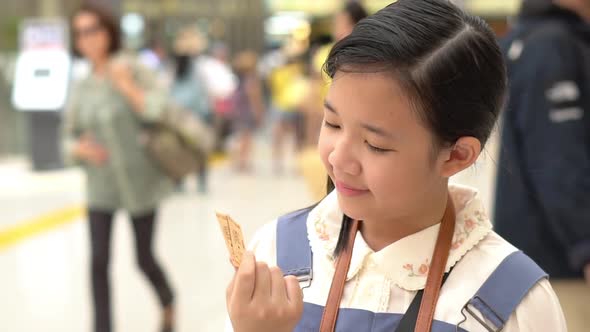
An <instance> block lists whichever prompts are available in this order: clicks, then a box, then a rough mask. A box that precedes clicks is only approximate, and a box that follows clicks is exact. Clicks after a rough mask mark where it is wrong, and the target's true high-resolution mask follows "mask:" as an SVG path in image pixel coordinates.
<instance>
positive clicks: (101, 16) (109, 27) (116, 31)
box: [70, 1, 121, 56]
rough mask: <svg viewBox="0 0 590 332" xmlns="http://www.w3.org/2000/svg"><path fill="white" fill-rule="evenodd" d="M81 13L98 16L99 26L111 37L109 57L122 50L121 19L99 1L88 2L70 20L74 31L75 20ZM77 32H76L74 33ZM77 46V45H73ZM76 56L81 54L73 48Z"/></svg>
mask: <svg viewBox="0 0 590 332" xmlns="http://www.w3.org/2000/svg"><path fill="white" fill-rule="evenodd" d="M81 13H89V14H92V15H94V16H96V19H97V20H98V24H99V25H100V26H101V27H102V28H103V29H105V30H106V32H107V34H108V35H109V50H108V52H109V55H113V54H115V53H117V52H118V51H119V50H120V49H121V29H120V28H119V17H118V16H117V15H115V13H114V12H113V11H111V10H110V9H108V8H107V7H105V6H104V5H101V4H99V2H98V1H88V2H85V3H83V4H82V5H81V6H80V7H78V8H77V9H76V10H75V11H74V13H73V14H72V16H71V18H70V26H71V29H72V31H74V28H73V26H74V18H75V17H76V16H77V15H79V14H81ZM74 32H75V31H74ZM72 45H75V43H72ZM73 51H74V55H76V56H80V53H79V52H78V50H77V49H76V47H75V46H74V47H73Z"/></svg>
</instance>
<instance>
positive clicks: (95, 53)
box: [73, 12, 110, 63]
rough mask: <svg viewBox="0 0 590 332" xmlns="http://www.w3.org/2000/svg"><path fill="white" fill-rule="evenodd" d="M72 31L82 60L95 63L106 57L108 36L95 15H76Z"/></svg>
mask: <svg viewBox="0 0 590 332" xmlns="http://www.w3.org/2000/svg"><path fill="white" fill-rule="evenodd" d="M73 29H74V37H75V43H76V49H77V50H78V52H80V54H81V55H82V56H83V57H84V58H86V59H88V60H90V62H93V63H95V62H98V61H100V60H102V59H104V58H105V57H107V56H108V50H109V47H110V40H109V34H108V33H107V31H106V29H105V28H104V27H103V26H102V25H101V24H100V22H99V20H98V17H96V15H94V14H92V13H88V12H81V13H79V14H77V15H76V16H75V17H74V21H73Z"/></svg>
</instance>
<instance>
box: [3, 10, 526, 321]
mask: <svg viewBox="0 0 590 332" xmlns="http://www.w3.org/2000/svg"><path fill="white" fill-rule="evenodd" d="M82 2H83V1H82V0H3V1H2V2H1V3H0V188H1V189H0V294H1V295H0V330H2V331H19V332H20V331H91V330H92V324H93V323H92V315H93V314H92V313H93V309H92V308H93V304H92V303H93V302H92V290H91V287H90V285H91V284H90V280H91V277H92V276H91V274H92V271H91V268H90V266H91V257H92V252H91V244H90V237H89V232H90V231H89V227H88V218H87V213H86V212H87V208H86V206H87V202H86V197H87V196H86V192H87V189H88V188H87V186H88V183H87V180H86V176H85V170H84V169H82V168H81V167H79V166H76V165H72V164H70V163H68V162H67V160H66V159H67V158H64V155H65V154H66V152H67V151H64V149H66V150H67V149H68V147H67V146H64V144H62V143H63V135H64V134H63V132H64V123H65V122H66V120H65V118H66V116H65V111H64V110H65V109H66V108H67V107H66V106H65V105H66V104H67V102H66V99H68V96H70V94H71V89H72V86H74V85H75V84H76V82H83V81H84V80H85V79H86V78H87V77H89V76H90V75H92V73H91V65H90V64H89V63H88V61H87V60H84V59H82V58H80V57H69V54H71V52H70V50H71V49H72V47H73V46H74V42H75V36H74V35H73V31H72V30H71V27H70V24H69V19H70V17H71V15H72V13H74V12H75V10H76V8H78V7H79V6H80V5H81V4H82ZM360 2H361V3H362V5H363V6H364V7H365V8H366V10H367V12H369V13H372V12H375V11H377V10H378V9H380V8H382V7H384V6H386V5H387V4H389V3H390V2H391V1H389V0H364V1H360ZM455 2H456V3H457V4H458V5H459V6H462V7H463V8H465V10H467V11H468V12H470V13H473V14H475V15H479V16H481V17H483V18H484V19H485V20H487V21H488V22H489V23H490V24H491V26H492V27H493V29H494V30H495V32H496V33H497V35H498V37H502V36H504V35H505V34H506V33H507V31H508V30H509V28H510V26H511V22H512V20H513V19H512V18H513V17H514V15H515V14H516V13H517V11H518V9H519V6H520V1H519V0H460V1H455ZM98 3H99V4H100V5H102V6H105V7H108V8H109V9H110V10H111V11H112V12H113V13H115V14H116V15H117V16H118V17H119V18H120V19H119V21H118V22H119V27H120V30H121V37H122V44H123V47H122V48H123V52H125V53H126V54H131V55H133V57H134V58H135V59H137V61H138V62H140V63H141V65H142V67H144V68H148V70H149V71H151V73H152V74H153V76H154V77H155V80H156V81H157V84H158V86H159V87H160V88H161V89H162V90H165V91H167V92H168V93H169V94H170V96H171V99H176V100H177V102H178V103H179V104H181V105H182V106H186V108H189V106H188V105H190V104H191V100H193V101H196V104H199V103H200V105H198V106H195V107H194V108H193V109H192V111H194V113H195V114H197V116H198V117H199V119H200V121H201V122H203V123H204V124H205V126H207V127H208V128H209V129H210V131H211V136H212V137H213V140H214V146H213V147H212V148H211V149H209V150H208V151H207V154H206V162H205V163H206V165H201V166H200V167H199V168H198V170H196V171H195V172H194V174H193V173H191V174H189V175H188V176H186V177H182V178H181V179H177V180H176V181H175V183H174V189H173V190H172V194H170V195H168V196H166V198H165V199H163V200H162V201H161V204H159V209H158V218H157V219H158V223H157V224H156V225H157V227H156V230H157V231H156V232H155V233H153V234H154V235H153V236H154V252H155V256H156V257H157V258H158V260H159V262H160V265H161V266H162V268H163V269H164V270H165V271H166V274H167V278H168V280H169V282H170V284H172V285H173V286H172V287H173V288H174V290H175V294H176V297H175V308H176V311H175V316H176V326H177V328H176V330H177V331H220V330H222V329H223V326H224V321H225V299H224V294H225V293H224V289H225V286H226V285H227V283H228V282H229V280H230V278H231V276H232V272H233V269H232V268H231V266H230V264H229V262H228V259H227V252H226V249H225V243H224V240H223V238H222V236H221V234H220V231H219V228H218V224H217V221H216V220H215V211H219V212H224V213H228V214H230V215H231V216H232V217H233V218H234V219H235V220H236V221H238V222H239V223H241V225H242V227H243V230H244V234H245V237H246V240H248V239H251V238H252V236H253V233H254V231H255V230H256V229H257V228H259V227H260V226H262V225H263V224H265V223H267V222H269V221H271V220H272V219H273V218H275V217H276V216H278V215H280V214H283V213H286V212H289V211H292V210H295V209H298V208H301V207H303V206H307V205H310V204H313V203H314V202H316V201H317V200H318V199H320V198H321V197H322V196H323V194H324V192H323V190H324V189H323V185H324V180H325V174H324V173H323V170H322V168H321V165H320V164H319V161H318V160H317V157H315V148H314V146H315V142H316V140H317V132H318V128H319V122H320V121H321V117H322V115H321V114H322V108H321V98H322V93H323V92H322V91H324V90H325V86H324V85H322V83H320V82H321V79H322V74H321V71H320V68H321V63H322V62H323V59H325V54H326V50H329V47H330V45H331V44H332V43H333V42H334V39H335V37H334V35H335V34H336V33H337V32H335V30H336V29H338V28H337V27H336V25H337V22H336V20H337V16H338V14H339V13H340V12H341V9H342V7H343V5H344V3H345V2H344V1H343V0H199V1H194V0H102V1H98ZM52 52H53V53H52ZM56 52H57V53H56ZM60 52H62V53H64V54H68V57H65V58H64V57H60V56H59V54H62V53H60ZM56 54H58V55H56ZM187 61H188V62H189V63H190V66H189V67H190V69H188V70H189V71H190V72H191V74H190V75H191V77H192V80H193V81H194V82H191V83H190V84H195V86H198V88H197V87H195V88H194V89H193V88H190V87H189V88H186V86H183V85H182V84H185V83H186V80H185V81H182V79H183V76H185V75H184V74H183V72H185V71H187V69H186V62H187ZM20 62H22V63H20ZM182 63H185V66H184V69H183V65H182ZM43 79H44V81H42V82H40V81H39V80H43ZM180 83H182V84H180ZM186 84H189V83H186ZM187 91H188V92H187ZM204 100H205V101H206V102H204V103H203V102H202V101H204ZM497 154H498V133H497V132H496V133H495V134H494V137H493V138H492V140H491V143H490V144H489V145H488V147H487V150H486V152H485V153H484V154H483V155H482V157H481V159H480V161H478V163H477V164H476V166H475V167H473V168H471V169H469V170H467V171H465V172H464V173H462V174H459V175H458V176H457V177H456V178H455V179H453V181H457V182H461V183H465V184H468V185H471V186H475V187H477V188H478V189H479V190H480V192H481V194H482V197H483V199H484V201H485V202H486V205H487V208H488V210H489V211H491V209H492V203H493V202H492V200H493V197H494V191H493V188H494V181H495V174H496V160H497ZM128 217H129V215H128V214H127V213H126V212H124V211H118V212H117V213H116V214H115V217H114V218H115V221H116V222H115V223H114V224H113V232H112V234H113V235H112V239H111V240H110V248H111V250H110V251H111V254H110V263H109V266H110V281H111V286H110V289H111V294H112V295H111V302H112V308H113V309H112V310H113V317H112V322H113V326H114V327H115V328H116V329H117V330H119V331H155V327H156V326H158V325H159V324H160V319H161V314H160V306H159V304H158V299H157V298H156V297H155V296H154V294H153V292H152V291H151V288H150V287H149V286H148V283H146V282H145V280H146V279H145V278H144V276H143V274H142V272H141V271H140V270H141V269H138V268H137V263H136V258H135V257H136V254H137V253H136V249H135V242H134V240H133V232H134V229H133V228H132V227H131V223H129V222H127V220H128ZM107 242H108V241H107Z"/></svg>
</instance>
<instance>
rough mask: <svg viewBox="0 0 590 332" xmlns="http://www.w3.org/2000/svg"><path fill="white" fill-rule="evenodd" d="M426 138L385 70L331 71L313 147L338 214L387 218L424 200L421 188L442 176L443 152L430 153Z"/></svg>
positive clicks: (432, 186)
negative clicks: (316, 145) (332, 189)
mask: <svg viewBox="0 0 590 332" xmlns="http://www.w3.org/2000/svg"><path fill="white" fill-rule="evenodd" d="M433 141H434V140H433V135H432V134H431V133H430V132H429V130H427V129H426V128H425V127H424V125H423V124H422V123H421V121H420V120H419V119H418V116H417V114H416V112H415V111H414V110H413V109H412V108H411V106H410V101H409V100H408V99H407V98H406V97H405V96H404V94H403V93H402V90H401V88H400V86H399V85H398V84H397V82H396V81H395V80H394V79H393V78H391V77H388V76H385V75H384V74H383V75H382V74H363V73H337V74H336V77H335V78H334V80H333V82H332V85H331V88H330V90H329V92H328V95H327V97H326V102H325V107H324V123H323V126H322V130H321V133H320V138H319V151H320V155H321V158H322V161H323V163H324V165H325V167H326V170H327V171H328V174H329V176H330V177H331V178H332V180H333V182H334V184H335V185H336V188H337V191H338V200H339V203H340V207H341V208H342V210H343V212H344V213H345V214H346V215H348V216H349V217H351V218H353V219H359V220H368V219H372V220H374V219H377V220H383V219H386V220H387V219H396V218H404V217H408V216H413V215H415V213H416V211H421V209H424V208H427V207H425V206H424V204H425V203H428V197H429V195H432V193H433V192H437V193H439V192H440V190H441V188H446V183H447V182H446V181H447V178H445V177H444V176H443V174H442V173H443V172H442V165H443V164H444V162H443V160H444V156H443V155H445V153H444V152H443V151H444V150H442V151H441V152H440V153H438V155H437V156H435V157H434V158H433V151H434V148H433ZM446 156H447V157H448V156H449V153H448V152H446ZM444 190H446V189H444ZM430 197H432V196H430Z"/></svg>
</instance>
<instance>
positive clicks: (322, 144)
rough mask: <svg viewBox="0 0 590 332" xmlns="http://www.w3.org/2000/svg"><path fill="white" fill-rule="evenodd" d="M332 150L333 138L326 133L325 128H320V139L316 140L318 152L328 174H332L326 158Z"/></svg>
mask: <svg viewBox="0 0 590 332" xmlns="http://www.w3.org/2000/svg"><path fill="white" fill-rule="evenodd" d="M333 150H334V144H333V138H332V137H330V135H329V134H328V133H327V132H326V129H325V127H323V126H322V129H321V131H320V137H319V139H318V152H319V154H320V158H321V159H322V162H323V163H324V167H325V168H326V170H327V171H328V173H329V174H331V173H332V166H331V165H330V162H329V161H328V157H329V156H330V153H331V152H332V151H333Z"/></svg>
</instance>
